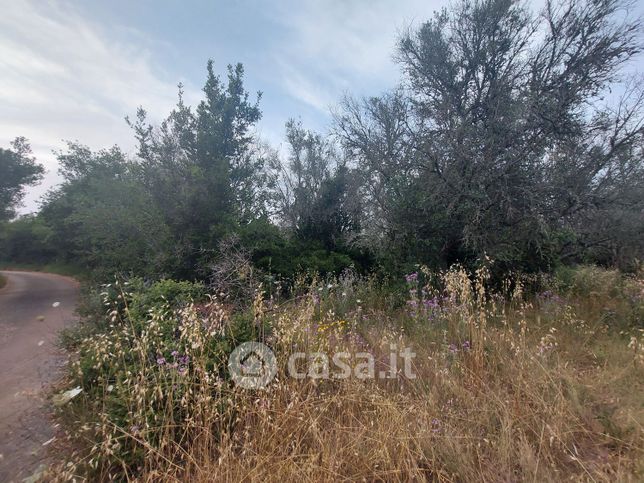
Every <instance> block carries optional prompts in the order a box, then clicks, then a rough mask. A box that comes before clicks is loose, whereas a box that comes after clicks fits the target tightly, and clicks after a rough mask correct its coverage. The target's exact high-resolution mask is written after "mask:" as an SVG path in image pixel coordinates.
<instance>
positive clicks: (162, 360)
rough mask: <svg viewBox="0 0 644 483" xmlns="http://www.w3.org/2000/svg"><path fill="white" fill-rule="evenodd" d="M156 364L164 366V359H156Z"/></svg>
mask: <svg viewBox="0 0 644 483" xmlns="http://www.w3.org/2000/svg"><path fill="white" fill-rule="evenodd" d="M157 364H158V365H160V366H162V365H164V364H165V357H157Z"/></svg>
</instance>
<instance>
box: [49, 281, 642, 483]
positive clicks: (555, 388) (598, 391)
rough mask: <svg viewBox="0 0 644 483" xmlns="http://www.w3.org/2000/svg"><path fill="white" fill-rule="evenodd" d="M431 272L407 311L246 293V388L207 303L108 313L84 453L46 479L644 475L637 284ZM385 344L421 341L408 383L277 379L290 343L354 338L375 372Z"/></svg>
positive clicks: (357, 289)
mask: <svg viewBox="0 0 644 483" xmlns="http://www.w3.org/2000/svg"><path fill="white" fill-rule="evenodd" d="M614 275H615V274H613V275H610V276H611V277H613V276H614ZM581 276H582V278H583V277H585V275H584V274H582V275H581ZM603 276H604V277H608V276H609V275H607V274H603ZM440 278H441V284H440V285H441V290H440V291H435V290H434V289H432V288H430V287H423V286H421V285H420V284H419V283H418V281H417V280H416V279H411V281H410V283H409V289H410V293H409V297H408V299H409V300H408V305H407V306H406V307H404V308H402V309H400V308H399V309H395V308H392V307H387V306H385V304H383V303H382V299H378V298H376V299H375V300H374V301H372V302H371V301H367V300H364V299H366V298H367V297H368V295H369V290H370V289H369V288H368V287H367V288H365V283H364V282H361V281H356V280H348V281H347V280H344V281H341V282H340V284H339V285H336V286H334V287H332V288H330V289H329V288H327V287H319V288H318V287H314V288H312V290H311V293H310V294H309V295H308V296H306V297H302V298H300V299H298V300H297V301H293V302H291V303H288V304H285V305H282V306H280V307H278V308H273V309H271V310H267V309H266V307H264V305H263V302H262V301H261V300H259V299H258V300H257V301H256V303H255V307H254V314H255V322H259V321H261V324H259V325H257V324H256V327H258V328H260V329H258V331H257V333H256V334H255V336H257V337H258V338H261V339H263V340H265V341H266V342H267V343H268V344H270V345H271V347H272V348H273V349H274V350H275V352H276V354H277V357H278V361H279V364H280V370H279V372H278V377H277V379H276V380H275V381H274V382H273V383H272V384H271V385H270V386H269V387H268V388H267V389H266V390H259V391H249V390H243V389H240V388H235V387H233V386H232V384H231V383H230V382H229V381H228V380H227V379H226V377H225V375H223V372H222V367H221V366H217V365H216V364H214V365H213V363H212V361H214V360H219V364H223V363H224V362H222V361H223V360H224V359H225V358H224V359H217V357H218V356H215V353H216V351H214V350H211V349H207V350H206V349H205V348H206V347H212V345H209V344H210V342H209V338H215V339H216V340H217V344H219V343H220V342H221V341H222V340H225V339H226V338H230V337H232V336H231V335H230V334H231V333H232V332H231V331H233V329H232V326H233V322H232V321H231V319H230V316H229V314H227V313H226V311H225V310H223V308H221V307H220V306H219V305H218V304H217V303H216V302H212V303H211V304H210V305H209V306H208V308H207V310H205V311H204V309H203V308H199V310H197V309H196V308H195V307H189V308H187V309H184V310H183V311H182V312H180V313H178V314H175V315H173V316H168V315H167V314H165V315H163V314H161V313H157V314H153V315H152V316H151V317H150V320H149V321H148V322H147V325H146V329H145V330H144V331H143V332H142V333H137V331H136V330H134V326H133V325H128V324H124V323H122V324H118V323H116V324H115V327H114V329H113V332H112V333H110V334H108V335H105V336H95V337H93V338H90V339H87V340H86V341H85V343H84V344H85V346H84V349H81V351H83V350H85V351H90V352H92V353H97V354H102V355H101V356H100V357H99V359H97V360H96V365H95V367H94V369H93V370H94V372H93V373H92V374H93V377H94V378H93V379H92V380H91V381H89V380H85V382H84V384H85V387H86V391H87V392H88V394H90V396H89V397H87V398H86V399H84V400H81V401H79V402H78V403H77V404H76V406H75V407H74V410H73V411H70V412H69V413H68V414H67V415H66V417H67V420H68V424H67V427H68V428H72V429H71V430H70V438H71V440H72V441H74V444H75V446H76V447H77V448H79V449H78V450H77V451H76V453H75V454H74V455H73V457H72V458H70V459H71V461H70V465H69V466H66V467H64V469H61V468H59V469H58V473H57V475H58V477H59V478H61V479H64V478H69V477H72V476H73V475H79V474H88V472H90V474H92V475H93V477H95V478H102V479H107V478H109V477H113V478H116V477H119V478H126V479H138V480H141V481H151V480H154V481H157V480H165V481H186V480H190V481H213V480H216V481H280V480H281V481H293V480H299V481H337V480H352V481H353V480H364V481H403V480H404V481H409V480H429V481H563V480H574V481H579V480H580V481H641V479H642V477H643V476H644V474H643V471H644V465H643V460H642V456H643V454H642V451H643V448H644V444H643V443H644V438H643V433H642V429H643V426H642V425H643V423H644V411H643V403H644V396H643V395H644V387H642V386H643V381H644V377H643V376H644V365H643V364H644V344H643V340H642V330H641V327H642V319H641V317H642V287H643V286H644V285H643V283H644V282H643V281H642V279H641V278H640V279H623V278H621V276H620V278H619V280H617V279H613V283H614V284H615V285H619V287H618V290H604V289H602V286H597V285H593V286H590V287H589V286H583V287H580V285H579V284H578V283H577V282H575V281H574V280H573V281H570V280H569V281H568V282H567V284H568V285H567V287H566V289H565V291H562V292H560V293H555V292H551V291H547V292H545V293H543V294H541V295H540V296H537V297H529V296H526V295H525V294H523V292H522V286H521V284H520V283H514V282H513V283H512V284H507V285H506V290H505V293H504V294H502V295H500V294H490V293H486V289H485V287H486V273H485V271H481V272H479V273H478V274H477V275H476V277H474V281H473V282H472V281H470V278H468V276H467V274H465V273H464V272H463V271H461V270H458V269H454V270H452V271H449V272H447V273H444V274H442V275H440ZM591 279H592V277H591ZM583 280H584V283H589V284H591V285H592V283H591V282H589V280H588V278H587V277H586V278H583ZM601 280H603V279H601ZM601 280H600V281H601ZM602 283H603V282H602ZM553 285H556V284H555V283H553ZM508 287H511V289H509V288H508ZM595 288H596V289H598V290H595ZM604 288H605V287H604ZM599 289H602V290H603V291H602V290H599ZM562 290H563V288H562ZM358 297H361V298H362V299H363V300H362V301H360V302H359V301H358V300H361V299H358ZM435 297H437V298H435ZM428 301H431V302H428ZM436 301H438V302H436ZM173 317H174V319H173ZM169 320H175V323H176V322H177V321H178V320H181V321H182V322H181V327H182V329H181V334H180V335H179V338H178V342H177V343H178V344H180V345H181V347H182V350H183V351H185V352H186V354H188V353H189V356H190V360H191V362H190V367H189V371H188V373H187V374H186V375H185V376H181V377H178V376H177V374H176V372H172V371H169V370H168V369H167V368H166V367H159V365H158V364H154V363H150V356H149V354H150V353H151V352H152V353H154V352H155V351H156V352H159V351H161V352H163V351H165V350H170V349H171V348H172V347H170V346H168V343H167V341H166V339H164V337H163V336H162V332H163V330H162V329H161V328H160V327H162V326H164V324H166V323H167V322H168V321H169ZM213 328H215V330H213ZM125 342H127V343H125ZM164 344H165V346H164ZM390 344H396V345H397V347H404V346H408V347H411V348H412V349H413V350H414V351H415V352H416V353H417V357H416V358H415V360H414V372H415V373H416V375H417V377H416V378H414V379H409V378H405V377H402V375H401V377H399V378H397V379H387V380H360V379H356V378H350V379H346V380H332V379H331V380H312V379H308V378H307V379H304V380H295V379H292V378H289V377H287V376H286V372H285V367H286V359H287V357H288V355H289V354H290V353H291V352H292V351H293V350H294V349H300V350H306V351H309V352H314V351H318V350H323V351H325V352H333V351H338V350H350V351H357V350H364V349H365V348H367V349H368V350H369V351H370V352H372V353H373V354H374V356H375V359H376V361H378V367H377V369H381V368H382V369H385V368H386V367H387V363H386V361H387V360H388V359H387V355H388V352H389V347H390ZM173 347H174V346H173ZM216 347H218V348H219V349H221V346H220V345H216ZM219 349H217V350H219ZM164 353H165V352H164ZM137 354H139V355H137ZM137 358H138V359H137ZM119 360H122V361H123V363H119V362H117V361H119ZM133 360H138V362H137V363H136V364H134V363H133V362H132V361H133ZM79 371H80V372H79V377H80V376H82V375H83V371H85V373H84V375H85V376H87V373H88V371H89V369H88V368H85V369H83V368H82V367H80V366H79ZM107 372H109V376H108V375H107ZM74 383H76V382H74ZM110 386H111V387H112V389H109V391H108V388H109V387H110ZM97 388H100V392H97ZM91 391H94V392H91ZM115 400H116V401H117V402H118V404H117V403H115ZM88 408H91V411H88ZM73 421H76V423H75V424H76V426H74V425H73V424H69V423H70V422H73ZM80 425H84V428H85V430H84V432H83V431H78V427H79V426H80ZM134 426H136V428H135V429H134V430H133V427H134ZM74 428H75V429H74ZM81 434H82V436H81ZM81 438H86V440H87V441H91V442H92V443H91V444H87V445H86V447H85V448H82V447H79V446H78V442H79V441H80V440H81Z"/></svg>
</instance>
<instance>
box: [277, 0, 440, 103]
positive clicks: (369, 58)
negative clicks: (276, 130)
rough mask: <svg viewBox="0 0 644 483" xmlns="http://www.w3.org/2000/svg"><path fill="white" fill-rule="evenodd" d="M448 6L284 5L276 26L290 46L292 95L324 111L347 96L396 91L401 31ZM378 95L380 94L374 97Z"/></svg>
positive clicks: (280, 51)
mask: <svg viewBox="0 0 644 483" xmlns="http://www.w3.org/2000/svg"><path fill="white" fill-rule="evenodd" d="M446 3H447V2H446V1H444V0H433V1H427V0H412V1H405V2H394V1H389V0H361V1H351V2H347V1H341V0H329V1H324V2H320V1H315V0H300V1H297V2H281V3H279V4H277V5H276V8H275V10H273V13H272V16H273V20H274V21H276V22H278V23H279V24H281V25H282V28H283V29H284V31H285V32H286V37H285V40H284V41H283V42H282V44H281V45H279V46H278V47H277V48H276V53H275V54H274V55H275V57H276V62H277V63H278V65H281V66H282V67H283V68H282V75H283V82H284V85H285V86H286V88H287V90H288V91H289V93H290V95H291V96H293V97H294V98H296V99H299V100H300V101H303V102H305V103H307V104H309V105H311V106H313V107H315V108H317V109H319V110H320V111H326V110H327V109H328V104H329V99H330V100H332V102H333V101H336V100H337V99H338V97H339V95H340V94H342V93H343V92H344V91H347V90H351V91H354V92H355V91H357V92H364V91H365V90H367V91H368V90H369V89H379V90H385V89H387V88H389V87H393V86H394V85H395V84H396V82H397V80H398V78H399V73H398V69H397V67H396V66H395V64H394V62H393V59H392V58H393V53H394V50H395V44H396V39H397V37H398V35H399V33H400V31H401V30H403V29H405V28H407V27H409V26H410V25H412V24H417V23H419V22H422V21H425V20H427V19H429V18H430V17H431V15H432V13H433V12H434V11H435V10H437V9H439V8H441V7H442V6H443V5H445V4H446ZM371 93H372V94H374V92H371ZM375 93H378V92H375Z"/></svg>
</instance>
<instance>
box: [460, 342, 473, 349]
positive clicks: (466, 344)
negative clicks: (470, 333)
mask: <svg viewBox="0 0 644 483" xmlns="http://www.w3.org/2000/svg"><path fill="white" fill-rule="evenodd" d="M462 347H463V350H464V351H468V350H470V349H471V348H472V344H470V341H469V340H466V341H465V342H463V346H462Z"/></svg>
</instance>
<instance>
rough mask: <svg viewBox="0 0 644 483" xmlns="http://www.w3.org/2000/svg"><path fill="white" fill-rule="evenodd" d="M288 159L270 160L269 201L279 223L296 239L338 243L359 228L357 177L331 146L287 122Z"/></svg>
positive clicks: (330, 244) (329, 245) (297, 124)
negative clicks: (271, 197)
mask: <svg viewBox="0 0 644 483" xmlns="http://www.w3.org/2000/svg"><path fill="white" fill-rule="evenodd" d="M286 139H287V142H288V145H289V157H288V160H287V162H286V163H282V161H281V160H280V159H279V157H277V156H274V157H273V159H272V164H271V166H272V169H273V183H272V186H273V188H274V196H273V200H274V205H275V209H276V212H277V214H278V216H279V217H280V220H281V222H282V223H283V225H284V226H285V227H287V228H288V229H289V230H291V231H292V232H293V233H294V234H295V235H296V236H297V237H299V238H300V239H304V240H317V241H320V242H321V243H322V244H323V246H324V247H325V248H327V249H329V250H330V249H334V248H336V247H341V246H343V245H344V244H346V243H347V242H348V241H349V238H350V237H351V235H355V234H357V233H358V232H359V230H360V203H359V197H358V196H357V187H358V184H357V183H356V181H357V180H356V179H355V178H354V177H353V176H352V172H351V169H350V168H349V167H348V166H347V164H346V160H344V159H342V158H341V156H340V155H339V153H338V150H337V148H336V146H334V144H333V143H332V142H331V141H330V140H329V139H324V138H323V137H322V136H320V135H319V134H316V133H314V132H312V131H308V130H306V129H304V128H303V127H302V123H301V122H296V121H294V120H290V121H289V122H287V124H286Z"/></svg>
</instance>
